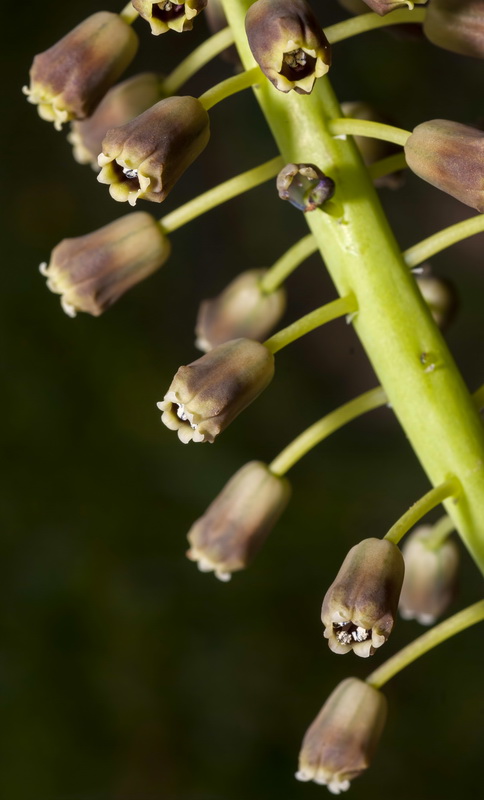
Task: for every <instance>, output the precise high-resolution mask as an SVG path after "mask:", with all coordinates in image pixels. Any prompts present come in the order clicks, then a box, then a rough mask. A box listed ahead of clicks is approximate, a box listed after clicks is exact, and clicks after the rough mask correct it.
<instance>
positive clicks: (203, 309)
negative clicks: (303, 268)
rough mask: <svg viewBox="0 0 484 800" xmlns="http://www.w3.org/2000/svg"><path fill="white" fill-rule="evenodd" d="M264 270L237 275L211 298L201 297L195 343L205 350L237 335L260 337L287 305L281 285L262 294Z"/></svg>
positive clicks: (264, 336)
mask: <svg viewBox="0 0 484 800" xmlns="http://www.w3.org/2000/svg"><path fill="white" fill-rule="evenodd" d="M265 273H266V270H263V269H253V270H249V271H248V272H243V273H242V274H241V275H238V276H237V278H235V280H233V281H232V282H231V283H229V285H228V286H227V287H226V288H225V289H224V290H223V292H221V294H219V295H218V297H214V298H213V300H204V301H203V303H202V304H201V305H200V309H199V311H198V318H197V325H196V329H195V333H196V336H197V340H196V342H195V345H196V347H198V349H199V350H203V351H204V352H205V353H206V352H208V351H209V350H211V349H212V348H213V347H216V346H217V345H219V344H222V343H223V342H228V341H230V339H238V338H240V337H243V338H246V339H256V340H257V341H258V342H260V341H263V340H264V339H265V338H266V336H267V335H268V334H269V333H270V331H271V330H272V328H273V327H274V325H275V324H276V323H277V322H278V320H279V319H280V318H281V316H282V314H283V313H284V309H285V307H286V293H285V291H284V289H283V288H280V289H276V291H274V292H271V293H270V294H265V293H264V292H263V291H262V290H261V287H260V282H261V279H262V277H263V276H264V274H265Z"/></svg>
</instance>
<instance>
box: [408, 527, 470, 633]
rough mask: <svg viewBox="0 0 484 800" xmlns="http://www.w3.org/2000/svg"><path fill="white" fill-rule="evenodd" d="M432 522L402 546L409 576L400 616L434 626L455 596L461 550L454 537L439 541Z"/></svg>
mask: <svg viewBox="0 0 484 800" xmlns="http://www.w3.org/2000/svg"><path fill="white" fill-rule="evenodd" d="M432 533H433V528H432V527H431V526H430V525H422V526H420V527H419V528H416V529H415V530H414V531H412V533H411V534H410V535H409V536H408V538H407V539H406V541H405V544H404V545H403V548H402V553H403V557H404V559H405V578H404V580H403V587H402V593H401V595H400V602H399V609H400V615H401V616H402V617H403V618H404V619H416V620H417V622H420V624H421V625H432V624H433V623H434V622H435V620H436V619H438V617H440V616H441V615H442V614H443V613H444V611H445V610H446V608H447V606H448V605H449V604H450V603H451V601H452V600H453V598H454V596H455V590H456V584H457V571H458V568H459V549H458V547H457V544H456V543H455V542H454V541H453V539H449V538H447V539H445V540H444V541H443V542H442V541H441V542H437V543H436V542H435V536H433V535H432Z"/></svg>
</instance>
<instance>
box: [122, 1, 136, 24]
mask: <svg viewBox="0 0 484 800" xmlns="http://www.w3.org/2000/svg"><path fill="white" fill-rule="evenodd" d="M119 16H120V17H121V19H124V21H125V22H127V23H128V25H132V24H133V22H134V21H135V20H137V19H138V17H139V12H138V11H136V9H135V8H133V6H132V4H131V3H127V4H126V5H125V7H124V8H123V10H122V11H120V12H119Z"/></svg>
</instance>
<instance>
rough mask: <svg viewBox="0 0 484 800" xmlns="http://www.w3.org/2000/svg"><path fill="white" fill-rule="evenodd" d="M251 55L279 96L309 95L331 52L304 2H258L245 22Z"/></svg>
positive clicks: (248, 13) (263, 0)
mask: <svg viewBox="0 0 484 800" xmlns="http://www.w3.org/2000/svg"><path fill="white" fill-rule="evenodd" d="M245 28H246V32H247V39H248V41H249V46H250V49H251V51H252V55H253V56H254V58H255V60H256V61H257V63H258V65H259V66H260V68H261V70H262V72H263V73H264V75H265V76H266V77H267V78H268V79H269V80H270V81H271V83H273V84H274V86H275V87H276V89H278V90H279V91H280V92H289V91H290V90H291V89H294V90H295V91H296V92H298V93H299V94H310V93H311V91H312V89H313V86H314V82H315V80H316V78H320V77H321V76H322V75H325V74H326V73H327V71H328V70H329V67H330V64H331V48H330V45H329V42H328V40H327V39H326V36H325V35H324V33H323V31H322V29H321V25H320V24H319V23H318V21H317V19H316V17H315V16H314V14H313V12H312V10H311V7H310V6H309V4H308V3H306V0H257V2H255V3H254V4H253V5H252V6H251V7H250V8H249V10H248V12H247V15H246V18H245Z"/></svg>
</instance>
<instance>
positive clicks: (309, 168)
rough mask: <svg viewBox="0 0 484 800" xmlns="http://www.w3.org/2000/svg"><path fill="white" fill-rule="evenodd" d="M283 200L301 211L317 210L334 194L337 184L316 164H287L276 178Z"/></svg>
mask: <svg viewBox="0 0 484 800" xmlns="http://www.w3.org/2000/svg"><path fill="white" fill-rule="evenodd" d="M276 187H277V191H278V193H279V197H280V198H281V200H289V202H290V203H291V205H293V206H294V207H295V208H297V209H299V211H304V213H306V212H308V211H315V209H316V208H321V206H322V205H324V203H325V202H326V201H327V200H329V199H330V198H331V197H332V196H333V195H334V189H335V184H334V181H333V180H332V178H328V176H327V175H325V174H324V172H321V170H320V169H319V168H318V167H316V166H315V165H314V164H286V165H285V166H284V167H283V168H282V169H281V171H280V173H279V175H278V176H277V180H276Z"/></svg>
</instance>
